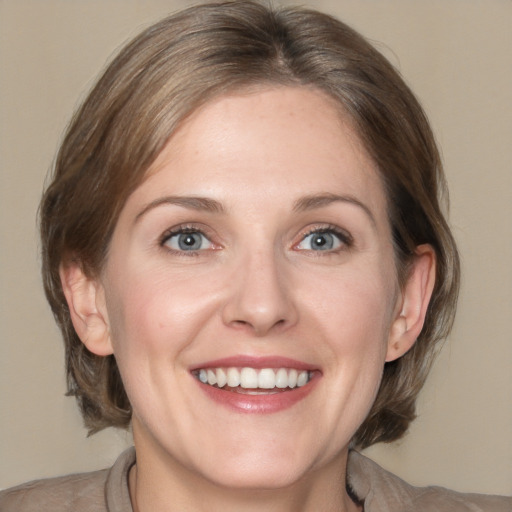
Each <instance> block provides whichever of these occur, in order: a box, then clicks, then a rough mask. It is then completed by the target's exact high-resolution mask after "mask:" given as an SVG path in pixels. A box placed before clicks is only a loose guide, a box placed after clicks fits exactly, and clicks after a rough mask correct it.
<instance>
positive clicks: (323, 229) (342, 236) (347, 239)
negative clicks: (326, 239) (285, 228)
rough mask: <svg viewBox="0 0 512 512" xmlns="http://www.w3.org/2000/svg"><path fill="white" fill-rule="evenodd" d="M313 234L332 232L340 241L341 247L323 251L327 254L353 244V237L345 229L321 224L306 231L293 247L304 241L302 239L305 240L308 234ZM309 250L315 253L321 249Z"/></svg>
mask: <svg viewBox="0 0 512 512" xmlns="http://www.w3.org/2000/svg"><path fill="white" fill-rule="evenodd" d="M314 234H319V235H322V234H332V235H334V236H335V237H336V238H337V239H338V240H339V241H340V242H341V244H342V247H340V248H338V249H333V250H326V251H325V253H327V254H329V253H330V254H332V253H333V252H334V253H336V252H340V251H342V250H343V249H347V248H350V247H352V246H353V245H354V239H353V238H352V236H351V235H350V234H349V233H347V232H346V231H344V230H341V229H340V228H338V227H337V226H333V225H327V226H325V225H322V226H318V227H312V228H311V229H309V230H308V231H306V233H304V234H303V235H302V236H301V239H300V241H299V242H298V243H297V244H295V245H294V247H297V246H298V245H300V244H301V243H302V242H304V240H306V238H307V237H308V236H310V235H314ZM310 252H315V253H317V252H322V251H313V250H311V251H310Z"/></svg>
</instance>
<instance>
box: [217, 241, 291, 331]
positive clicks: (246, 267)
mask: <svg viewBox="0 0 512 512" xmlns="http://www.w3.org/2000/svg"><path fill="white" fill-rule="evenodd" d="M269 253H270V254H263V253H258V254H254V253H253V254H251V255H247V256H246V257H245V258H243V261H241V262H240V263H239V264H238V265H236V268H235V269H234V270H233V273H232V279H231V283H230V285H229V289H230V293H229V298H228V299H227V301H226V303H225V305H224V308H223V312H222V314H223V321H224V323H225V324H226V325H229V326H230V327H234V328H237V329H245V330H247V331H250V332H251V333H252V334H253V335H255V336H258V337H261V336H265V335H266V334H268V333H270V332H271V331H272V332H273V331H276V330H278V331H282V330H285V329H287V328H289V327H290V326H292V325H294V324H295V323H296V321H297V318H298V314H297V310H296V307H295V303H294V300H293V296H292V289H291V283H290V280H289V279H288V278H287V273H286V272H285V271H284V269H283V266H284V264H283V263H281V264H279V262H278V261H277V258H276V257H275V255H274V254H273V253H272V251H269Z"/></svg>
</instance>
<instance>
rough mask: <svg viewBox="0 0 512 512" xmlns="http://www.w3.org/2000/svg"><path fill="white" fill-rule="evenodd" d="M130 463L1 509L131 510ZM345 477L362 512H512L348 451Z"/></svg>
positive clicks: (504, 504)
mask: <svg viewBox="0 0 512 512" xmlns="http://www.w3.org/2000/svg"><path fill="white" fill-rule="evenodd" d="M134 463H135V450H134V449H133V448H131V449H129V450H127V451H125V452H124V453H123V454H121V456H120V457H119V458H118V459H117V461H116V463H115V464H114V465H113V466H112V468H110V469H104V470H101V471H94V472H92V473H82V474H77V475H69V476H64V477H58V478H50V479H46V480H37V481H35V482H29V483H27V484H23V485H20V486H18V487H13V488H11V489H7V490H5V491H3V492H0V511H1V512H132V506H131V503H130V495H129V491H128V472H129V470H130V467H131V466H132V465H133V464H134ZM347 474H348V483H349V485H350V486H351V488H352V490H353V491H354V493H355V495H356V496H357V497H359V498H360V500H361V501H363V502H364V510H365V512H512V498H507V497H500V496H486V495H478V494H461V493H456V492H453V491H449V490H447V489H443V488H441V487H413V486H411V485H409V484H407V483H406V482H404V481H403V480H401V479H400V478H398V477H396V476H394V475H393V474H391V473H389V472H387V471H385V470H384V469H382V468H381V467H380V466H378V465H377V464H375V463H374V462H372V461H371V460H370V459H368V458H366V457H364V456H363V455H361V454H359V453H357V452H350V455H349V460H348V471H347ZM319 512H321V511H319Z"/></svg>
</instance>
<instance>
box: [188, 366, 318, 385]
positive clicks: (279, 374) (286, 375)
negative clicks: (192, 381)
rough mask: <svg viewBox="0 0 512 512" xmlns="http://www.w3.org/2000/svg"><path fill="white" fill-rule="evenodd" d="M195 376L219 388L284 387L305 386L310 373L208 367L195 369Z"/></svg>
mask: <svg viewBox="0 0 512 512" xmlns="http://www.w3.org/2000/svg"><path fill="white" fill-rule="evenodd" d="M196 377H197V378H198V379H199V380H200V381H201V382H202V383H203V384H209V385H210V386H215V385H216V386H217V387H219V388H223V387H225V386H228V387H230V388H236V387H239V386H240V387H242V388H244V389H274V388H278V389H286V388H295V387H302V386H305V385H306V384H307V383H308V382H309V381H310V379H311V374H310V372H308V371H306V370H303V371H299V370H296V369H294V368H291V369H287V368H275V369H274V368H263V369H261V370H256V369H255V368H250V367H247V368H208V369H207V370H206V369H200V370H199V371H197V372H196Z"/></svg>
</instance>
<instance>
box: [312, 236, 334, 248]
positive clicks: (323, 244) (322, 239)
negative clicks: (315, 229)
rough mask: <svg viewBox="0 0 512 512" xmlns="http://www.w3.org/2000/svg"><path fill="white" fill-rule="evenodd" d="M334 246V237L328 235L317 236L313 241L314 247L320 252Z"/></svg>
mask: <svg viewBox="0 0 512 512" xmlns="http://www.w3.org/2000/svg"><path fill="white" fill-rule="evenodd" d="M332 245H333V240H332V236H331V235H329V234H328V233H323V234H321V235H317V236H316V237H315V238H314V239H313V247H314V248H316V249H320V250H322V249H323V250H326V249H331V248H332Z"/></svg>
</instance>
